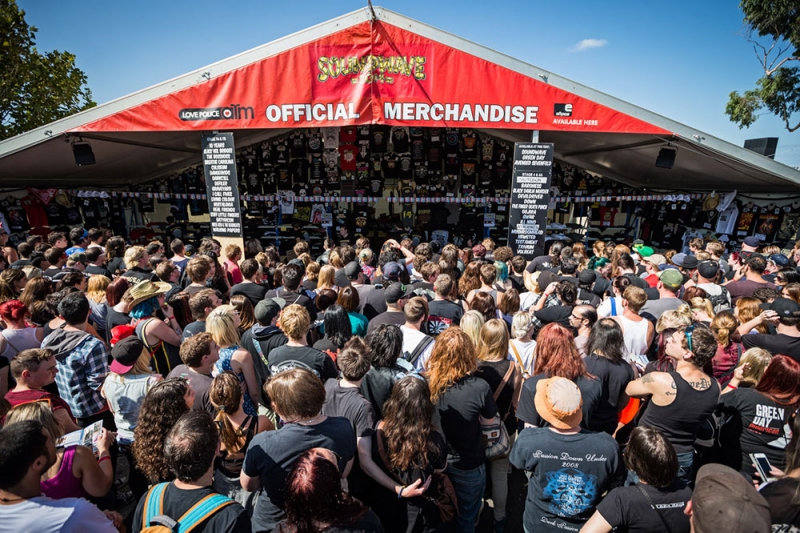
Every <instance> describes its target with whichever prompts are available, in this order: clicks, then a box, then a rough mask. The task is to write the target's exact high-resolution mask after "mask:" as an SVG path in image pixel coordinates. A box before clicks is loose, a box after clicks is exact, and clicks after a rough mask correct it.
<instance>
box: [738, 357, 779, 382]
mask: <svg viewBox="0 0 800 533" xmlns="http://www.w3.org/2000/svg"><path fill="white" fill-rule="evenodd" d="M771 360H772V354H771V353H769V352H768V351H767V350H765V349H764V348H750V349H749V350H747V351H746V352H744V353H743V354H742V357H741V359H739V364H738V365H737V366H736V368H739V367H740V366H744V365H745V364H746V365H747V368H746V369H745V370H744V374H743V375H742V381H741V382H739V386H740V387H742V386H745V387H747V386H749V387H755V386H756V385H758V382H759V381H761V376H763V375H764V372H765V371H766V370H767V367H768V366H769V363H770V361H771Z"/></svg>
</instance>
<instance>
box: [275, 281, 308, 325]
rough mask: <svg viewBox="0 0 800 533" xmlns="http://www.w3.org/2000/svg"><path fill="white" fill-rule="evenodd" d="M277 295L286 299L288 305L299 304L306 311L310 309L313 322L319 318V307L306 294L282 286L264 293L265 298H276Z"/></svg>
mask: <svg viewBox="0 0 800 533" xmlns="http://www.w3.org/2000/svg"><path fill="white" fill-rule="evenodd" d="M276 296H277V297H278V298H283V299H284V300H286V305H292V304H297V305H302V306H303V307H305V308H306V311H308V314H309V316H310V317H311V321H312V322H313V321H314V320H316V319H317V308H316V306H315V305H314V302H312V301H311V298H309V297H308V296H306V295H305V294H300V293H299V292H296V291H288V290H286V289H284V288H280V289H274V290H271V291H268V292H267V294H265V295H264V298H275V297H276Z"/></svg>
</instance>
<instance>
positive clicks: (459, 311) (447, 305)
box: [428, 300, 464, 329]
mask: <svg viewBox="0 0 800 533" xmlns="http://www.w3.org/2000/svg"><path fill="white" fill-rule="evenodd" d="M428 309H429V311H430V314H429V316H428V321H429V322H430V321H432V320H435V319H433V318H431V317H438V318H437V319H438V320H439V321H442V322H445V323H446V322H447V321H448V320H449V321H450V323H449V324H448V326H458V325H460V324H461V317H463V316H464V307H463V306H462V305H460V304H457V303H455V302H451V301H450V300H433V301H432V302H429V303H428ZM444 329H447V328H444Z"/></svg>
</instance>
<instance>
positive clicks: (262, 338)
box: [240, 298, 289, 390]
mask: <svg viewBox="0 0 800 533" xmlns="http://www.w3.org/2000/svg"><path fill="white" fill-rule="evenodd" d="M285 305H286V301H285V300H283V299H282V298H265V299H264V300H261V301H260V302H258V305H256V307H255V309H254V310H253V316H254V317H255V319H256V323H255V324H253V327H252V328H250V330H249V331H245V332H244V333H243V334H242V337H241V341H240V346H242V347H243V348H245V349H246V350H247V351H248V352H250V355H251V356H252V358H253V367H254V368H255V371H256V375H257V376H258V380H259V383H260V384H263V383H265V382H266V380H267V379H268V378H269V360H268V359H267V355H268V354H270V353H271V352H272V350H273V349H274V348H277V347H278V346H283V345H284V344H286V343H287V342H288V341H289V339H287V338H286V335H284V333H283V331H282V330H281V328H280V327H278V325H277V323H278V316H279V315H280V313H281V310H282V309H283V307H284V306H285ZM259 390H261V386H259Z"/></svg>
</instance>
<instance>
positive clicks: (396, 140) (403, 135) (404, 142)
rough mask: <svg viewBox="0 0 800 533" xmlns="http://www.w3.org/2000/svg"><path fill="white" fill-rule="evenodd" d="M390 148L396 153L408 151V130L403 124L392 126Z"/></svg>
mask: <svg viewBox="0 0 800 533" xmlns="http://www.w3.org/2000/svg"><path fill="white" fill-rule="evenodd" d="M392 150H394V151H395V152H397V153H403V152H408V132H407V130H406V128H404V127H403V126H395V127H394V128H392Z"/></svg>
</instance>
